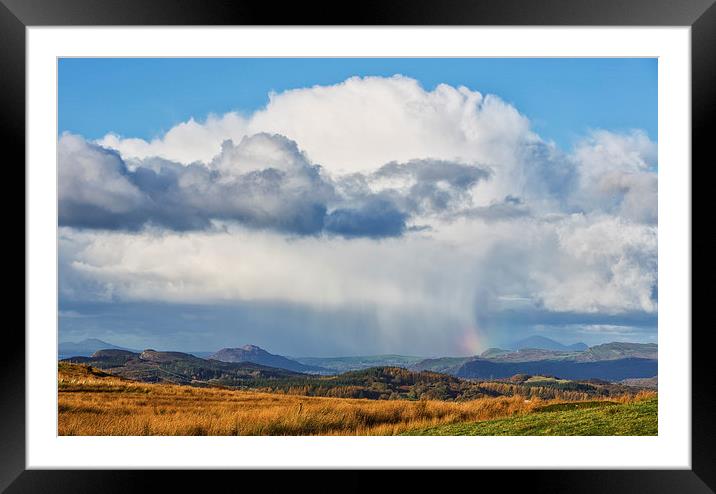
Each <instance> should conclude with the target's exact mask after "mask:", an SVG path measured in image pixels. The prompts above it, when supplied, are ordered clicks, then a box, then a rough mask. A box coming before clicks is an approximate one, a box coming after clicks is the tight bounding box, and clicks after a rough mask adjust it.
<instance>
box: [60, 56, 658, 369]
mask: <svg viewBox="0 0 716 494" xmlns="http://www.w3.org/2000/svg"><path fill="white" fill-rule="evenodd" d="M58 97H59V117H58V130H59V133H58V180H59V218H58V221H59V225H60V229H59V260H58V262H59V273H60V282H59V307H60V313H59V332H60V341H78V340H81V339H84V338H89V337H92V338H100V339H103V340H105V341H109V342H111V343H113V344H116V345H122V346H127V347H130V348H135V349H142V348H148V347H152V348H157V349H165V350H180V351H211V350H216V349H219V348H222V347H235V346H240V345H244V344H247V343H251V344H257V345H259V346H262V347H263V348H265V349H267V350H268V351H272V352H274V353H281V354H283V355H291V356H309V355H313V356H334V355H358V354H377V353H400V354H412V355H422V356H438V355H474V354H477V353H479V352H480V351H482V350H485V349H486V348H488V347H491V346H500V345H503V346H505V345H508V344H509V343H511V342H513V341H515V340H517V339H520V338H523V337H526V336H530V335H535V334H537V335H542V336H547V337H551V338H554V339H557V340H558V341H560V342H563V343H567V344H569V343H575V342H579V341H582V342H585V343H587V344H590V345H591V344H598V343H603V342H607V341H637V342H655V341H656V336H657V333H656V326H657V324H656V323H657V305H658V295H657V294H658V291H657V244H656V236H657V214H656V212H657V207H656V206H657V196H656V190H657V169H658V159H657V134H656V129H657V61H656V60H655V59H625V58H620V59H419V58H412V59H60V61H59V77H58Z"/></svg>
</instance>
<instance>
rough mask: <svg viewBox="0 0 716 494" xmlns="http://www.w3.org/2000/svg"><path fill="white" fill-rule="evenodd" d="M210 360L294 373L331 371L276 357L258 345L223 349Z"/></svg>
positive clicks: (324, 372) (211, 356)
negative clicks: (249, 364) (248, 364)
mask: <svg viewBox="0 0 716 494" xmlns="http://www.w3.org/2000/svg"><path fill="white" fill-rule="evenodd" d="M208 358H209V359H213V360H219V361H221V362H253V363H255V364H260V365H265V366H268V367H275V368H278V369H287V370H290V371H294V372H303V373H316V374H328V373H331V371H330V370H328V369H326V368H324V367H320V366H317V365H307V364H303V363H301V362H297V361H295V360H291V359H289V358H286V357H282V356H281V355H274V354H272V353H269V352H267V351H266V350H264V349H263V348H260V347H257V346H256V345H244V346H242V347H240V348H222V349H221V350H219V351H218V352H216V353H214V354H212V355H209V357H208Z"/></svg>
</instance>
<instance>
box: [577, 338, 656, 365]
mask: <svg viewBox="0 0 716 494" xmlns="http://www.w3.org/2000/svg"><path fill="white" fill-rule="evenodd" d="M658 350H659V347H658V345H657V344H656V343H605V344H603V345H596V346H593V347H590V348H589V349H588V350H587V351H586V352H584V353H582V354H580V355H579V356H578V357H577V360H578V361H582V362H597V361H601V360H616V359H622V358H629V357H631V358H643V359H652V360H656V359H657V358H658V353H659V352H658Z"/></svg>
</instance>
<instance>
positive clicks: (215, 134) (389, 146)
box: [99, 75, 536, 173]
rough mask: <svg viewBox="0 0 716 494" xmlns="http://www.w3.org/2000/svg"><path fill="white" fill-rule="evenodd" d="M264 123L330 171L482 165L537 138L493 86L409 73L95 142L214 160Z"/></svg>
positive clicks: (280, 97)
mask: <svg viewBox="0 0 716 494" xmlns="http://www.w3.org/2000/svg"><path fill="white" fill-rule="evenodd" d="M261 132H268V133H274V134H281V135H284V136H286V137H288V138H289V139H291V140H293V141H296V142H298V143H299V144H300V146H301V148H302V149H304V150H305V151H306V153H307V154H308V155H309V156H310V157H311V159H312V160H313V161H314V162H316V163H319V164H321V165H323V166H326V167H330V168H331V170H332V171H335V172H341V173H351V172H363V173H370V172H372V171H374V170H375V169H377V168H378V167H380V166H382V165H384V164H385V163H389V162H391V161H398V162H406V161H409V160H411V159H415V158H428V157H429V158H435V159H443V160H449V161H460V162H479V163H484V164H486V165H493V164H502V163H507V162H511V161H514V160H515V157H514V149H515V147H516V146H517V145H518V144H519V143H521V142H523V141H525V140H533V139H536V136H535V135H534V134H532V133H531V132H530V130H529V121H528V120H527V118H525V117H524V116H523V115H521V114H520V113H519V112H518V111H517V109H515V108H514V107H513V106H511V105H509V104H507V103H505V102H504V101H502V100H501V99H500V98H498V97H497V96H494V95H483V94H481V93H480V92H478V91H472V90H470V89H468V88H465V87H453V86H449V85H447V84H440V85H438V86H437V87H436V88H435V89H433V90H432V91H427V90H425V89H424V88H423V87H421V85H420V84H419V83H418V81H416V80H415V79H411V78H409V77H404V76H399V75H396V76H394V77H390V78H384V77H352V78H350V79H348V80H346V81H344V82H342V83H339V84H334V85H331V86H314V87H309V88H300V89H293V90H289V91H284V92H282V93H275V94H271V95H270V99H269V103H268V105H267V106H266V107H265V108H264V109H262V110H259V111H257V112H255V113H254V114H252V115H250V116H249V117H246V118H244V117H241V116H239V115H237V114H235V113H227V114H226V115H224V116H220V117H217V116H212V117H210V118H209V119H208V120H207V121H206V122H204V123H197V122H196V121H194V120H190V121H188V122H184V123H182V124H180V125H178V126H176V127H175V128H173V129H172V130H170V131H169V132H168V133H167V134H166V135H165V136H163V137H162V138H159V139H155V140H153V141H150V142H146V141H142V140H141V139H122V138H120V137H119V136H117V135H114V134H110V135H108V136H105V138H103V139H101V140H100V141H99V144H101V145H103V146H107V147H111V148H113V149H116V150H118V151H119V152H120V153H121V154H122V156H124V157H126V158H145V157H148V156H161V157H164V158H166V159H171V160H174V161H177V162H180V163H185V164H188V163H192V162H194V161H197V160H199V161H204V162H208V161H210V160H211V159H213V157H214V156H215V155H216V154H217V153H218V152H219V150H220V146H221V142H223V141H224V140H226V139H232V140H234V141H235V142H239V141H240V140H241V139H242V138H243V137H244V136H246V135H252V134H257V133H261Z"/></svg>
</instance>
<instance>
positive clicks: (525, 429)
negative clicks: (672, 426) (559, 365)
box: [403, 397, 658, 436]
mask: <svg viewBox="0 0 716 494" xmlns="http://www.w3.org/2000/svg"><path fill="white" fill-rule="evenodd" d="M657 434H658V400H657V398H655V397H653V398H647V399H643V400H637V401H634V402H628V403H615V402H609V401H602V402H582V403H560V404H552V405H547V406H543V407H540V408H537V409H535V410H534V411H533V412H532V413H529V414H523V415H517V416H514V417H509V418H503V419H497V420H487V421H482V422H462V423H457V424H449V425H441V426H437V427H426V428H420V429H414V430H410V431H406V432H404V433H403V435H415V436H656V435H657Z"/></svg>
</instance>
